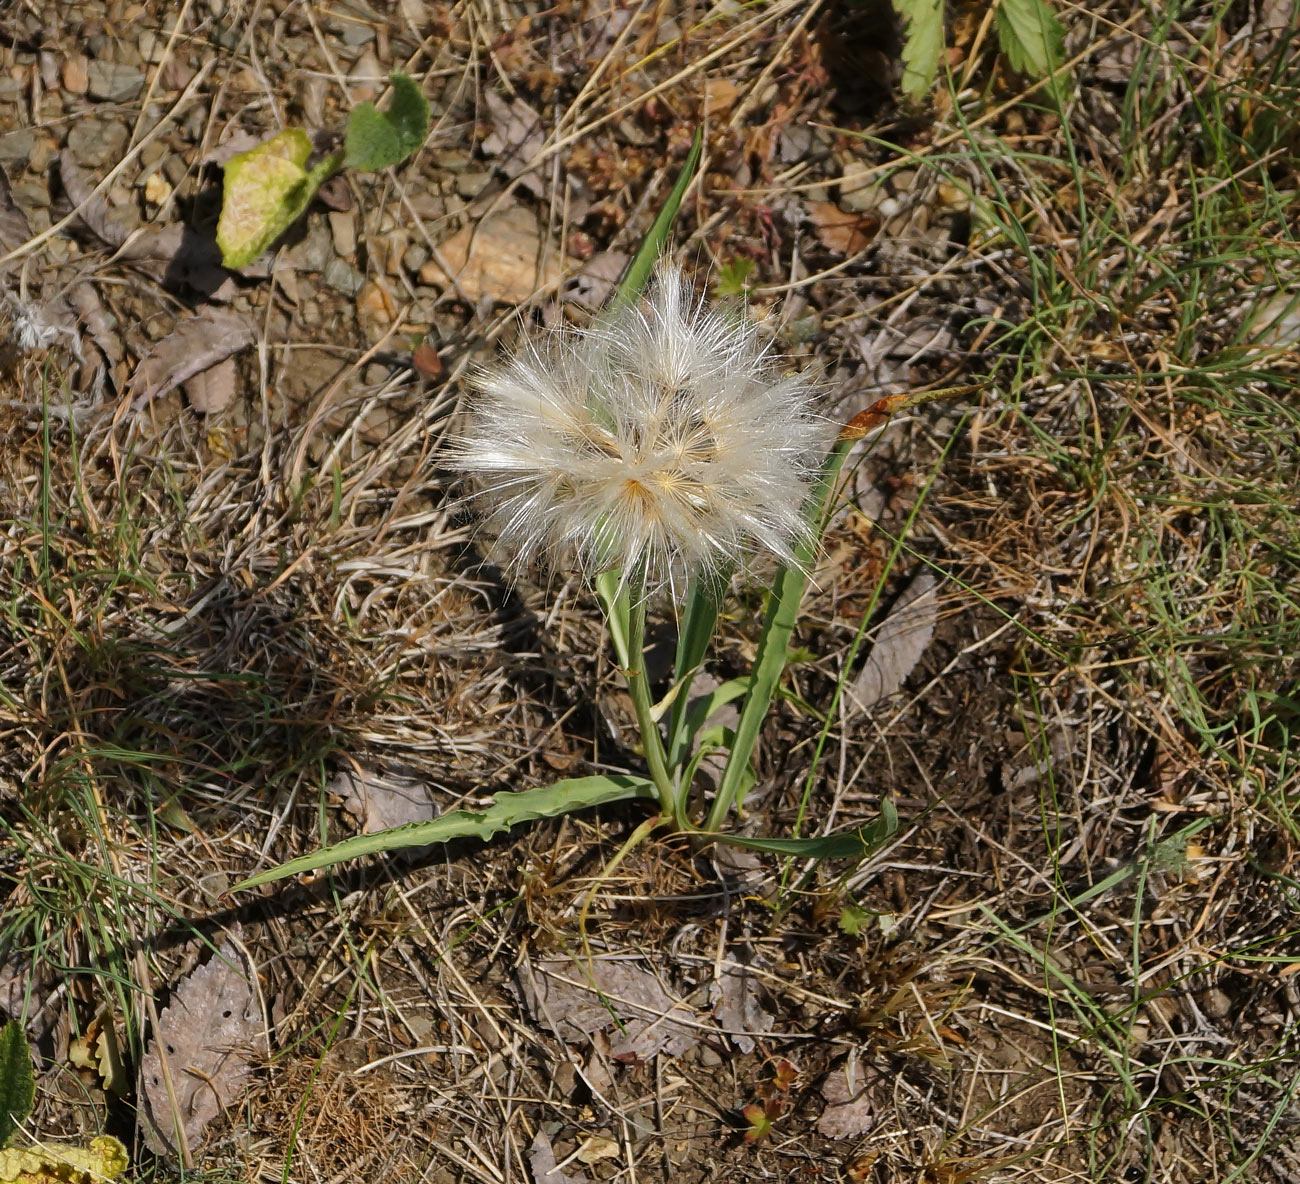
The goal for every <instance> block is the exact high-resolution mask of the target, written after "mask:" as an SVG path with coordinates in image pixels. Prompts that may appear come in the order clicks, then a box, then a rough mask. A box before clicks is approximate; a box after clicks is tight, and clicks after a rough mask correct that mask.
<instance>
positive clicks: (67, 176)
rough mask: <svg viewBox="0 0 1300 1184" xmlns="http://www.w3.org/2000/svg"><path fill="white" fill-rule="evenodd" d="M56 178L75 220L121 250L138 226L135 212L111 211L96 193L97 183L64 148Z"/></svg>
mask: <svg viewBox="0 0 1300 1184" xmlns="http://www.w3.org/2000/svg"><path fill="white" fill-rule="evenodd" d="M59 178H60V180H62V182H63V192H64V193H66V194H67V195H68V200H69V201H70V202H72V204H73V205H74V206H76V207H77V217H78V218H80V219H81V220H82V221H83V222H84V223H85V224H86V225H87V226H89V227H90V229H91V230H93V231H94V232H95V234H96V235H98V236H99V237H100V238H101V239H103V241H104V242H106V243H107V244H108V245H109V246H110V247H120V246H121V245H122V244H123V243H124V242H126V240H127V239H128V238H129V237H130V235H131V231H133V230H134V229H135V228H136V227H137V226H138V225H139V224H140V216H139V214H138V213H136V212H135V211H134V210H126V209H123V210H114V209H113V208H112V207H111V206H110V205H109V204H108V202H107V201H105V200H104V198H103V196H102V195H100V194H97V193H96V192H95V186H96V184H98V182H96V181H95V180H93V179H92V177H91V176H90V174H89V173H88V172H86V170H85V169H83V168H82V167H81V165H79V164H78V163H77V158H76V157H75V156H73V154H72V152H71V151H70V150H69V149H67V148H65V149H64V150H63V151H62V152H61V153H60V154H59Z"/></svg>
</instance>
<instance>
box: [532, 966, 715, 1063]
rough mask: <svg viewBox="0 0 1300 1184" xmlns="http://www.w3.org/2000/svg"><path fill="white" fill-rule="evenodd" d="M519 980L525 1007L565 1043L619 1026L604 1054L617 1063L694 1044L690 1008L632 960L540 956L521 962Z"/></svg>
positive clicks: (677, 1053) (673, 1053)
mask: <svg viewBox="0 0 1300 1184" xmlns="http://www.w3.org/2000/svg"><path fill="white" fill-rule="evenodd" d="M519 983H520V987H521V989H522V992H523V996H524V1001H525V1003H526V1004H527V1006H528V1010H529V1011H531V1012H532V1013H533V1016H534V1017H535V1018H536V1019H537V1021H538V1022H539V1023H540V1024H542V1026H543V1027H545V1028H547V1029H549V1030H550V1031H551V1032H553V1033H554V1034H555V1035H556V1036H558V1037H559V1038H560V1039H561V1040H563V1041H565V1042H566V1043H571V1044H572V1043H577V1042H579V1041H586V1040H589V1039H590V1038H591V1035H592V1033H593V1032H603V1031H604V1030H605V1029H606V1028H610V1027H613V1026H615V1025H618V1031H617V1034H616V1035H615V1036H614V1038H613V1039H612V1041H611V1043H610V1048H609V1054H610V1056H611V1057H613V1059H614V1060H616V1061H646V1060H649V1059H650V1058H651V1057H652V1056H654V1055H655V1053H658V1052H663V1053H667V1054H668V1055H669V1056H673V1057H679V1056H681V1055H682V1053H684V1052H686V1051H687V1050H688V1049H690V1048H693V1047H694V1046H695V1045H696V1044H697V1043H698V1042H699V1036H698V1034H697V1033H696V1031H695V1030H694V1029H693V1028H690V1027H687V1026H686V1025H685V1024H684V1023H683V1022H681V1021H687V1022H690V1021H693V1019H694V1014H693V1013H692V1011H691V1009H690V1008H689V1007H687V1006H686V1005H685V1004H684V1003H682V1002H680V1001H679V1000H674V999H673V998H672V996H670V995H669V994H668V992H667V991H665V990H664V988H663V986H662V985H661V984H660V982H659V980H658V978H656V977H655V976H654V975H653V974H652V973H651V972H650V971H649V970H645V969H643V968H642V967H640V966H637V965H636V964H635V963H632V962H621V961H620V962H616V961H611V960H608V959H594V960H592V961H590V962H577V961H573V960H568V959H559V958H555V959H543V960H540V961H537V962H533V963H531V964H530V963H525V964H524V965H523V966H522V967H521V968H520V970H519Z"/></svg>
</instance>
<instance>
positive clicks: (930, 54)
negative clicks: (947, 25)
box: [894, 0, 943, 99]
mask: <svg viewBox="0 0 1300 1184" xmlns="http://www.w3.org/2000/svg"><path fill="white" fill-rule="evenodd" d="M894 8H895V9H896V10H897V12H898V15H899V16H901V17H902V18H903V19H904V20H905V21H906V22H907V33H906V39H905V40H904V42H903V93H904V94H906V95H909V96H910V97H911V98H914V99H919V98H920V97H921V96H922V95H924V94H925V93H926V91H928V90H929V89H930V84H931V83H932V82H933V81H934V75H935V72H936V71H937V70H938V68H939V58H940V56H941V55H942V53H943V0H894Z"/></svg>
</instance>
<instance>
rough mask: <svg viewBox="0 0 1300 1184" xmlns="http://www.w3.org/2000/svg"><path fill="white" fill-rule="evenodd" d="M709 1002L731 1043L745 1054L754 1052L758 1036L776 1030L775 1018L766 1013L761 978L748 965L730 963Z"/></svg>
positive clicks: (714, 985) (712, 989) (711, 990)
mask: <svg viewBox="0 0 1300 1184" xmlns="http://www.w3.org/2000/svg"><path fill="white" fill-rule="evenodd" d="M709 1002H710V1003H711V1004H712V1005H713V1018H714V1019H715V1020H717V1021H718V1024H719V1026H720V1027H722V1028H723V1029H724V1030H725V1031H726V1033H727V1035H728V1037H730V1039H731V1043H732V1044H734V1045H735V1046H736V1047H737V1048H738V1049H740V1051H741V1052H753V1051H754V1036H756V1035H762V1034H763V1033H764V1032H770V1031H771V1030H772V1017H771V1015H770V1014H769V1013H768V1012H766V1011H764V1010H763V1004H762V996H761V994H760V992H759V984H758V977H757V976H756V975H755V974H754V972H753V971H752V970H750V968H749V967H748V966H743V965H740V964H739V963H728V964H727V965H725V966H723V967H722V973H721V974H719V975H718V977H717V978H715V979H714V980H713V982H711V983H710V984H709Z"/></svg>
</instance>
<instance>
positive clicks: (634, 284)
mask: <svg viewBox="0 0 1300 1184" xmlns="http://www.w3.org/2000/svg"><path fill="white" fill-rule="evenodd" d="M703 149H704V129H703V128H696V129H695V139H694V140H692V141H691V150H690V152H688V153H687V154H686V163H685V164H683V165H682V171H681V172H680V173H678V174H677V181H676V183H675V184H674V185H673V187H672V191H671V192H670V193H669V194H668V200H667V201H665V202H664V204H663V208H662V209H660V211H659V213H658V215H657V216H656V218H655V220H654V224H653V225H652V226H651V227H650V232H649V234H647V235H646V236H645V238H644V239H643V240H642V241H641V245H640V246H639V247H638V248H637V251H636V254H635V255H634V256H633V257H632V262H631V263H629V264H628V268H627V274H626V275H624V277H623V282H622V283H620V284H619V286H618V291H617V292H615V293H614V299H613V300H612V301H610V306H611V307H612V308H618V307H619V306H620V305H624V304H631V303H632V301H634V300H635V299H636V298H637V297H638V296H640V295H641V293H642V291H643V290H644V289H645V286H646V283H647V282H648V281H649V279H650V273H651V272H652V271H653V270H654V265H655V262H656V261H657V260H658V258H659V256H660V255H662V254H663V253H664V244H665V243H667V241H668V236H669V234H670V233H671V232H672V229H673V223H674V222H675V221H676V220H677V211H678V210H679V209H680V208H681V204H682V198H683V197H685V196H686V188H687V186H688V185H690V183H691V178H692V177H694V176H695V169H696V166H697V165H698V164H699V163H700V153H701V152H702V151H703Z"/></svg>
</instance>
